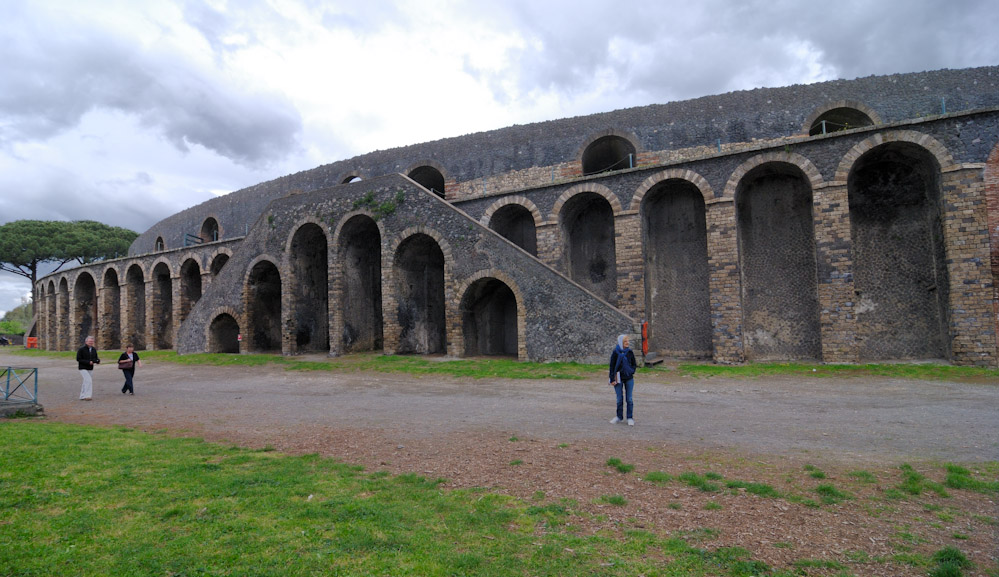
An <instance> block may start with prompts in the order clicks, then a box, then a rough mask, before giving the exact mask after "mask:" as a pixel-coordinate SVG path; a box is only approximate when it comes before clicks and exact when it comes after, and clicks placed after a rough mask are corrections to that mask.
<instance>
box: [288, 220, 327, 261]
mask: <svg viewBox="0 0 999 577" xmlns="http://www.w3.org/2000/svg"><path fill="white" fill-rule="evenodd" d="M307 224H314V225H316V226H318V227H319V230H321V231H323V235H324V236H325V237H326V245H327V247H329V246H331V245H330V244H329V243H330V242H331V241H332V239H331V238H330V231H329V227H327V226H326V224H325V223H324V222H323V221H322V220H320V219H319V218H316V217H315V216H308V217H306V218H303V219H300V220H298V221H296V222H295V224H293V225H292V226H291V227H290V228H289V232H288V237H287V238H286V239H285V241H284V259H285V261H287V260H288V255H289V254H290V253H291V242H292V240H294V238H295V235H296V234H298V231H299V229H301V228H302V227H303V226H305V225H307ZM285 264H287V262H286V263H285Z"/></svg>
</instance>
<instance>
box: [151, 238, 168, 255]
mask: <svg viewBox="0 0 999 577" xmlns="http://www.w3.org/2000/svg"><path fill="white" fill-rule="evenodd" d="M154 250H155V251H156V252H162V251H164V250H166V243H165V242H163V237H162V236H158V237H156V245H155V249H154Z"/></svg>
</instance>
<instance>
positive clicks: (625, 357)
mask: <svg viewBox="0 0 999 577" xmlns="http://www.w3.org/2000/svg"><path fill="white" fill-rule="evenodd" d="M630 347H631V342H630V340H629V339H628V335H620V336H618V337H617V346H616V347H614V352H612V353H611V357H610V374H609V375H608V383H609V384H610V385H612V386H613V387H614V394H615V395H616V396H617V416H616V417H614V418H613V419H611V424H615V423H620V422H623V421H624V416H625V415H624V404H625V402H626V401H627V403H628V425H629V426H634V425H635V418H634V417H635V402H634V399H633V398H632V393H633V392H634V390H635V371H637V370H638V363H637V362H636V361H635V353H634V352H633V351H632V350H631V348H630Z"/></svg>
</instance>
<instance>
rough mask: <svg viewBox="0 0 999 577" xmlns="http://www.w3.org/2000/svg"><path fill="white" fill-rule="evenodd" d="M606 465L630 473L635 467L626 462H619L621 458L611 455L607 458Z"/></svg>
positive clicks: (620, 471)
mask: <svg viewBox="0 0 999 577" xmlns="http://www.w3.org/2000/svg"><path fill="white" fill-rule="evenodd" d="M607 466H608V467H614V468H615V469H617V470H618V472H619V473H630V472H632V471H633V470H634V469H635V466H634V465H629V464H627V463H623V462H621V459H618V458H615V457H611V458H610V459H607Z"/></svg>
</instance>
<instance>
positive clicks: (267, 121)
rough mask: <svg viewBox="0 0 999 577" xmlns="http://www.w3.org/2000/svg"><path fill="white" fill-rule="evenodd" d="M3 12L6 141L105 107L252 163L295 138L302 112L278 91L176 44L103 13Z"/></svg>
mask: <svg viewBox="0 0 999 577" xmlns="http://www.w3.org/2000/svg"><path fill="white" fill-rule="evenodd" d="M6 12H7V13H6V14H4V15H3V17H4V20H5V25H4V26H3V27H0V61H2V62H4V63H5V64H4V74H2V75H0V121H2V124H3V125H4V126H5V128H4V130H3V131H2V132H0V146H3V147H5V148H9V147H10V146H11V145H12V144H14V143H17V142H25V141H34V140H45V139H47V138H51V137H53V136H55V135H58V134H60V133H62V132H65V131H67V130H70V129H72V128H74V127H76V126H77V125H78V124H79V122H80V120H81V118H82V117H83V115H84V114H86V113H87V112H89V111H91V110H95V109H105V110H118V111H121V112H124V113H127V114H132V115H135V116H137V117H138V118H139V119H140V120H141V122H142V124H143V125H144V126H146V127H149V128H150V129H152V130H155V131H158V132H159V133H160V134H162V135H163V137H164V138H166V139H167V140H168V141H169V142H170V143H172V144H173V145H174V146H175V147H176V148H177V149H178V150H180V151H182V152H186V151H187V150H188V149H189V147H190V146H192V145H200V146H203V147H205V148H207V149H209V150H212V151H214V152H216V153H218V154H219V155H222V156H224V157H226V158H229V159H231V160H232V161H234V162H237V163H240V164H243V165H247V166H260V165H267V164H269V163H272V162H275V161H278V160H281V159H283V158H285V157H286V156H287V155H289V154H290V153H292V152H294V151H295V150H296V148H297V147H298V143H297V136H298V134H299V133H300V131H301V128H302V121H301V117H300V115H299V113H298V111H297V110H296V109H295V107H294V105H293V104H292V103H291V101H290V100H289V99H288V98H287V97H285V96H283V95H281V94H279V93H277V92H274V93H268V94H257V93H248V92H246V91H245V90H242V89H240V88H239V87H230V86H228V85H227V84H226V83H225V81H224V80H223V77H222V75H221V74H218V73H217V72H216V70H213V69H210V68H205V67H203V66H201V65H200V64H199V63H197V62H195V61H192V60H191V59H190V58H188V57H187V56H186V55H185V54H184V52H183V51H181V50H179V49H178V48H177V47H175V46H171V45H169V44H165V43H156V42H153V43H150V44H149V45H148V46H147V47H143V46H141V45H140V44H139V43H137V42H135V41H134V39H130V38H124V37H121V36H116V35H115V32H114V31H112V30H111V29H109V28H104V27H100V26H98V25H97V24H96V22H97V21H94V22H89V23H87V24H88V25H87V26H79V23H78V22H74V21H71V20H68V19H67V20H60V19H58V18H56V17H54V15H53V14H52V13H49V12H46V11H44V10H42V9H40V10H39V11H38V12H33V11H32V9H30V8H28V7H27V5H20V4H14V5H12V6H8V7H7V9H6Z"/></svg>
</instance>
